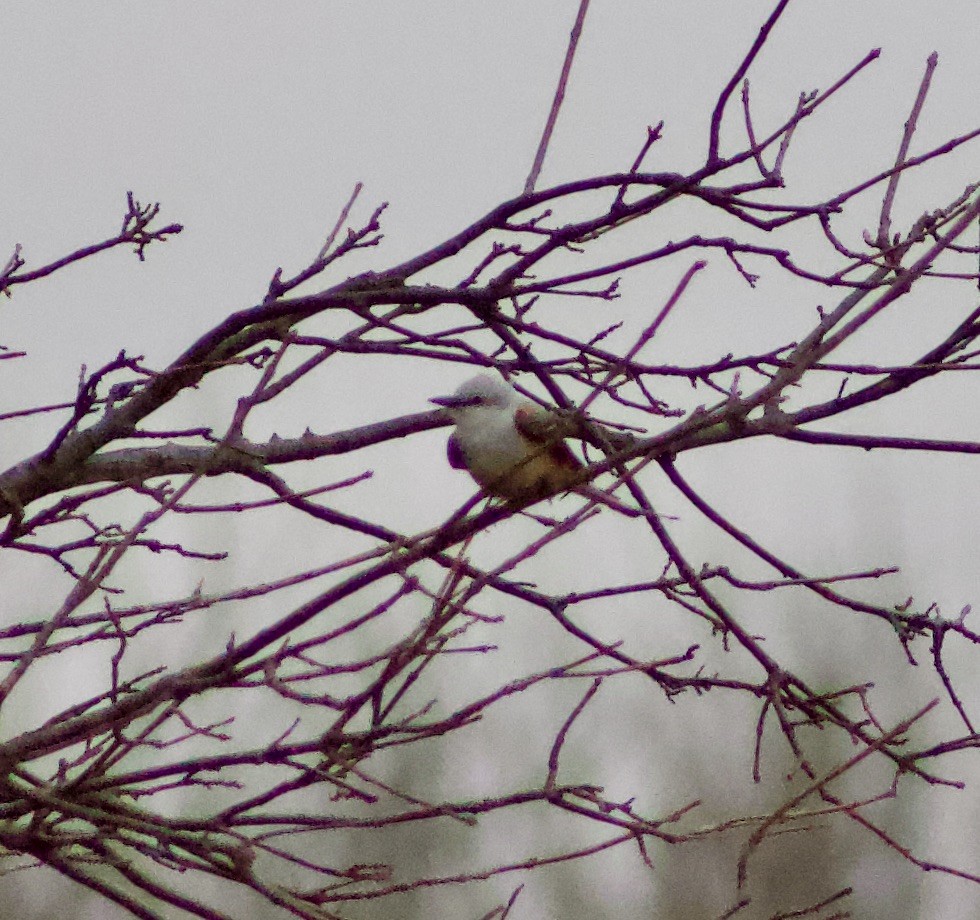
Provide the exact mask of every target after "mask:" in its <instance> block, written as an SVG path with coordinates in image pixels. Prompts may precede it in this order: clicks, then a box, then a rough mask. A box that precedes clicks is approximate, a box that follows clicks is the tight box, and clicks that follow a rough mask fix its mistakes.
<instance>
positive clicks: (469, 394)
mask: <svg viewBox="0 0 980 920" xmlns="http://www.w3.org/2000/svg"><path fill="white" fill-rule="evenodd" d="M514 395H515V393H514V390H513V389H512V388H511V387H509V386H508V385H507V384H506V383H504V381H503V380H501V379H500V378H499V377H494V376H492V375H490V374H477V375H476V377H473V378H471V379H470V380H467V381H466V382H465V383H464V384H462V385H461V386H460V387H459V389H458V390H456V392H455V393H453V394H452V395H451V396H436V397H434V398H433V399H430V400H429V402H432V403H435V404H436V405H437V406H442V407H443V408H444V409H446V410H447V411H448V412H449V414H450V416H452V418H453V419H454V420H457V419H458V418H459V416H460V414H461V413H464V412H466V411H467V410H469V409H507V408H509V407H510V405H511V404H512V402H513V398H514Z"/></svg>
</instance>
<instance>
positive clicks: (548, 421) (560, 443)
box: [450, 405, 582, 470]
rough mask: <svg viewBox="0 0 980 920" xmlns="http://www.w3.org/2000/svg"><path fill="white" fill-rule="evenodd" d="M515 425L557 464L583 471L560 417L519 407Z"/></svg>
mask: <svg viewBox="0 0 980 920" xmlns="http://www.w3.org/2000/svg"><path fill="white" fill-rule="evenodd" d="M514 425H515V427H516V428H517V430H518V431H519V432H520V433H521V434H522V435H523V436H524V437H525V438H527V439H528V440H529V441H531V442H532V443H534V444H539V445H541V448H542V449H543V450H547V451H548V453H549V454H550V455H551V457H552V459H553V460H554V461H555V462H556V463H559V464H560V465H562V466H564V467H567V468H568V469H572V470H577V469H581V467H582V463H581V461H580V460H579V459H578V457H576V456H575V454H573V453H572V450H571V448H570V447H569V446H568V445H567V444H566V443H565V440H564V437H565V435H564V428H565V426H564V425H563V424H562V419H561V417H560V416H557V415H555V414H554V413H552V412H548V411H547V409H541V408H540V407H538V406H535V405H527V406H519V407H518V408H517V409H515V410H514ZM450 462H451V461H450Z"/></svg>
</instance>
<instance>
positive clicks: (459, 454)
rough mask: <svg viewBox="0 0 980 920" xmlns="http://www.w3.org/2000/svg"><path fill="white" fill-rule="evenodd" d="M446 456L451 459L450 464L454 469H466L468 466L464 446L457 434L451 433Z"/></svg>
mask: <svg viewBox="0 0 980 920" xmlns="http://www.w3.org/2000/svg"><path fill="white" fill-rule="evenodd" d="M446 457H447V458H448V460H449V465H450V466H451V467H452V468H453V469H454V470H465V469H467V468H468V467H467V464H466V454H464V453H463V447H462V445H461V444H460V443H459V438H457V437H456V435H455V434H451V435H450V436H449V441H448V442H447V443H446Z"/></svg>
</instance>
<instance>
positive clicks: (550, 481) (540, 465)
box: [430, 374, 639, 515]
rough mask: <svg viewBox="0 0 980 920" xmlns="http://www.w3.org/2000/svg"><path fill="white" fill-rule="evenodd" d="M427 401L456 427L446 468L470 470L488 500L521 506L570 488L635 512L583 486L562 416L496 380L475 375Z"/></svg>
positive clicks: (634, 510)
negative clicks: (447, 393)
mask: <svg viewBox="0 0 980 920" xmlns="http://www.w3.org/2000/svg"><path fill="white" fill-rule="evenodd" d="M430 402H434V403H435V404H436V405H438V406H443V407H444V408H445V409H446V411H447V412H448V413H449V416H450V418H452V420H453V421H454V422H455V423H456V430H455V431H454V432H453V433H452V434H451V435H450V437H449V444H448V448H447V454H448V457H449V464H450V466H452V467H453V468H454V469H457V470H461V469H465V470H468V471H469V473H470V475H471V476H472V477H473V478H474V479H475V480H476V481H477V482H478V483H479V484H480V485H481V486H482V487H483V489H484V490H485V491H486V492H487V493H489V494H490V495H497V496H499V497H501V498H505V499H507V500H508V501H517V502H525V501H536V500H538V499H541V498H546V497H548V496H551V495H554V494H556V493H557V492H564V491H567V490H569V489H573V488H574V489H575V491H577V492H581V493H582V494H584V495H587V496H588V497H589V498H594V499H596V500H597V501H601V502H603V503H605V504H608V505H611V506H612V507H614V508H616V509H617V510H619V511H626V512H627V513H631V514H633V515H636V514H638V513H639V512H637V511H636V509H630V508H627V507H626V506H624V505H622V503H620V502H618V501H617V500H616V499H613V498H611V497H610V496H608V495H605V494H604V493H602V492H600V491H599V490H598V489H595V488H593V487H592V486H590V485H589V484H588V483H582V482H581V481H580V480H579V475H580V474H581V472H582V470H583V468H584V467H583V464H582V462H581V461H580V460H579V459H578V457H576V456H575V454H573V453H572V451H571V448H570V447H569V446H568V444H566V443H565V435H566V434H568V426H567V424H564V420H563V419H562V418H561V416H559V415H557V414H556V413H554V412H551V411H550V410H548V409H545V408H543V407H541V406H539V405H537V404H536V403H534V402H532V401H531V400H529V399H527V398H526V397H524V396H522V395H521V394H520V393H518V392H517V390H515V389H514V388H513V387H512V386H510V385H509V384H507V383H505V382H504V381H503V380H501V379H500V378H499V377H495V376H492V375H490V374H478V375H477V376H476V377H473V378H472V379H471V380H467V381H466V382H465V383H464V384H463V385H462V386H460V388H459V389H458V390H456V392H455V393H453V394H452V396H440V397H436V398H435V399H432V400H430ZM576 483H577V484H576Z"/></svg>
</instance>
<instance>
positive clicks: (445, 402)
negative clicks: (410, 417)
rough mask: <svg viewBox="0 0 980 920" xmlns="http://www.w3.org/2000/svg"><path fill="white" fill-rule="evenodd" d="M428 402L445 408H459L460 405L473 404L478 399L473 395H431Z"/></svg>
mask: <svg viewBox="0 0 980 920" xmlns="http://www.w3.org/2000/svg"><path fill="white" fill-rule="evenodd" d="M429 402H430V403H435V404H436V405H437V406H442V407H443V408H445V409H459V408H461V407H462V406H475V405H476V404H477V402H479V400H478V399H476V398H475V397H473V396H433V397H432V399H430V400H429Z"/></svg>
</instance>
